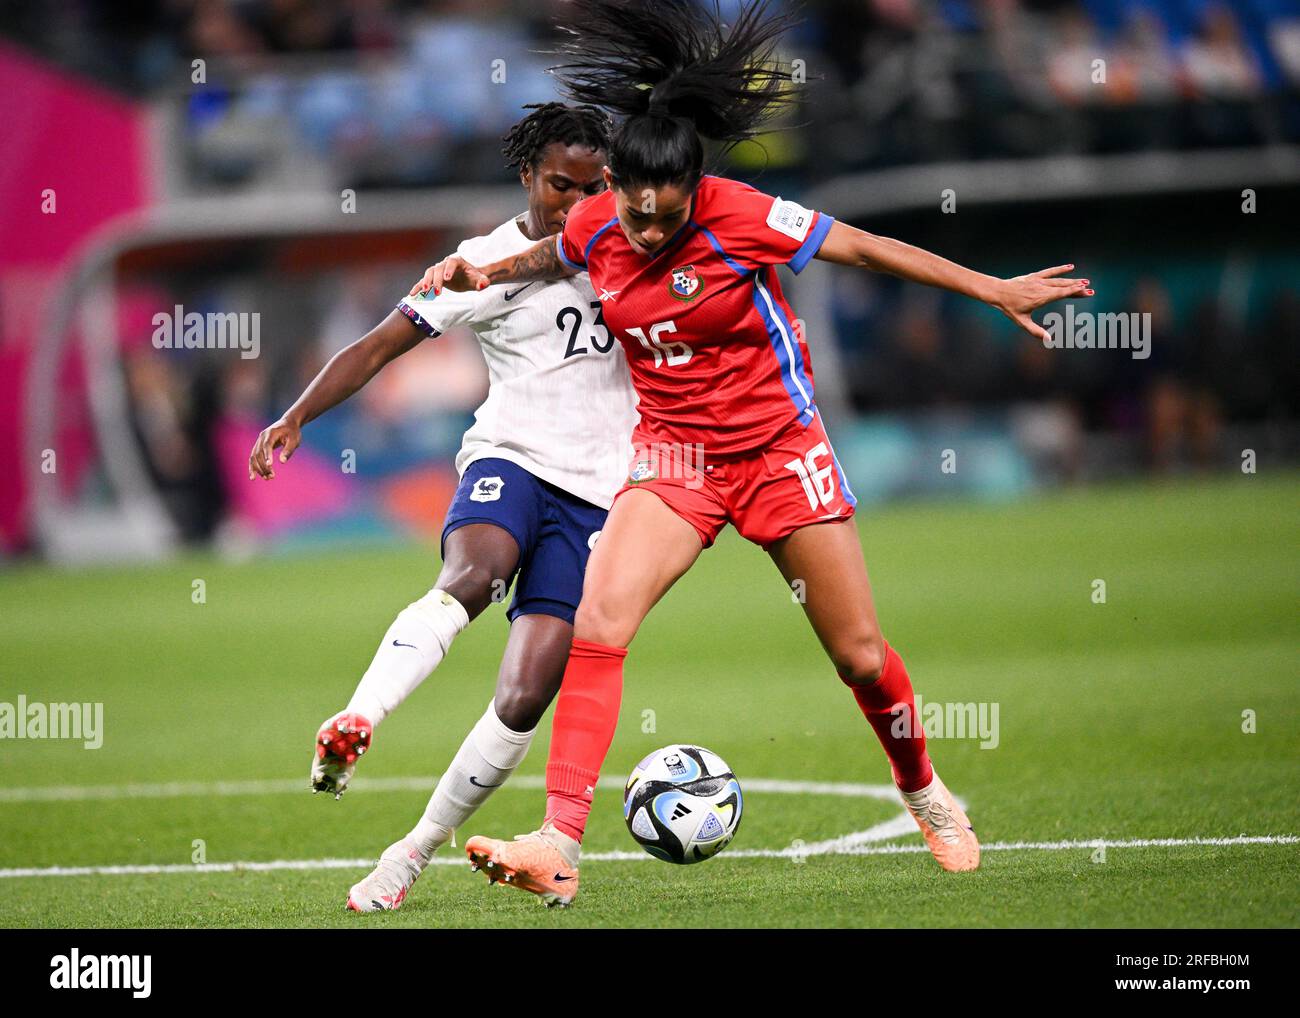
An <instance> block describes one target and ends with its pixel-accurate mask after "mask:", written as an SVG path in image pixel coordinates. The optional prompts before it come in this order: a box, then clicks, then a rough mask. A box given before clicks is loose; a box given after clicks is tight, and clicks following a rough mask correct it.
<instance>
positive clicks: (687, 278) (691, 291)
mask: <svg viewBox="0 0 1300 1018" xmlns="http://www.w3.org/2000/svg"><path fill="white" fill-rule="evenodd" d="M703 289H704V280H703V279H702V278H701V277H700V274H699V273H698V272H696V271H695V266H694V265H680V266H678V267H677V268H675V269H673V276H672V279H671V280H670V281H669V283H668V292H669V293H671V294H672V295H673V296H674V297H676V298H677V299H678V300H694V299H695V298H696V297H698V296H699V295H700V291H701V290H703Z"/></svg>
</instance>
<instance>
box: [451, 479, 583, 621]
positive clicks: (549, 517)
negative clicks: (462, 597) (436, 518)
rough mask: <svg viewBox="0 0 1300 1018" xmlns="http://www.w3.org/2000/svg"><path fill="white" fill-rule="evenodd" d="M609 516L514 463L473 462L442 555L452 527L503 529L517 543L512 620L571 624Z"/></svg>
mask: <svg viewBox="0 0 1300 1018" xmlns="http://www.w3.org/2000/svg"><path fill="white" fill-rule="evenodd" d="M608 515H609V513H608V512H607V511H606V510H604V509H601V508H600V507H599V506H594V505H592V504H591V503H590V502H585V501H583V500H582V499H580V498H578V497H577V496H576V495H570V494H569V493H568V492H567V491H564V490H562V489H560V488H557V487H556V486H555V485H553V484H548V483H547V482H545V481H543V480H539V479H538V478H536V477H534V476H533V475H532V474H530V473H529V472H528V471H527V470H525V469H524V468H523V467H521V466H519V465H518V464H516V463H512V462H510V461H509V460H503V459H481V460H475V461H474V462H473V463H471V464H470V465H469V466H468V467H466V468H465V474H464V476H463V477H462V478H461V479H460V484H459V485H458V486H457V488H456V497H455V498H453V499H452V500H451V507H450V508H449V509H448V510H447V519H446V522H444V523H443V525H442V543H443V557H444V558H446V543H447V535H448V534H450V533H451V532H452V531H453V530H456V529H458V528H460V527H463V526H466V525H467V524H470V523H491V524H493V525H494V526H498V527H500V528H501V529H502V530H505V531H506V532H507V533H509V534H510V536H512V537H513V538H514V539H515V543H516V544H517V545H519V569H518V573H517V574H516V576H517V578H516V579H515V596H514V600H512V601H511V602H510V608H509V610H508V611H507V612H506V618H508V619H509V620H510V621H511V622H513V621H514V620H515V619H516V618H517V617H518V616H520V615H554V616H555V617H556V618H559V619H564V621H566V622H569V623H572V622H573V616H574V614H575V613H576V612H577V610H578V602H579V601H581V600H582V575H583V573H584V572H586V569H587V559H588V557H590V555H591V549H592V547H593V546H594V545H595V543H596V536H597V535H598V534H599V533H600V529H601V527H603V526H604V525H605V517H606V516H608Z"/></svg>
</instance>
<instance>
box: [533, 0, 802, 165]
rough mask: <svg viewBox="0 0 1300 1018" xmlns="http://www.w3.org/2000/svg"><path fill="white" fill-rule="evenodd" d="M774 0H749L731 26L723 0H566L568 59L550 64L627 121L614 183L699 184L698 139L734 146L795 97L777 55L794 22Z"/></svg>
mask: <svg viewBox="0 0 1300 1018" xmlns="http://www.w3.org/2000/svg"><path fill="white" fill-rule="evenodd" d="M769 3H770V0H746V2H745V4H744V6H743V7H742V8H741V9H740V12H739V14H738V15H737V17H736V20H735V24H734V25H732V26H730V27H729V28H728V27H727V26H724V25H723V23H722V18H721V13H720V11H719V8H718V4H717V0H712V10H707V9H705V8H704V7H703V6H701V4H700V3H699V2H697V0H569V2H568V3H567V4H566V5H565V7H566V9H567V13H566V15H565V16H564V18H563V19H562V20H561V22H560V25H559V27H560V30H561V31H562V32H563V33H565V35H566V36H567V39H566V41H565V42H564V43H563V44H562V46H561V49H560V52H561V54H562V55H563V56H564V57H567V58H568V60H569V62H567V63H564V64H561V65H560V66H558V67H554V68H552V71H553V72H554V73H555V74H556V75H557V76H558V77H559V79H560V82H561V84H562V85H563V88H564V90H565V92H566V93H567V94H568V95H569V96H570V97H571V98H573V99H574V100H575V101H577V102H581V103H589V104H591V105H593V106H599V107H601V108H602V109H605V110H608V111H609V112H611V113H613V114H616V115H618V116H621V117H623V118H624V120H623V122H622V123H621V124H620V125H619V127H618V129H617V130H616V131H615V133H614V136H613V138H612V139H611V145H610V161H609V166H610V171H611V173H612V174H613V176H614V182H615V185H616V186H619V187H624V188H627V187H632V186H637V185H649V186H653V187H658V186H662V185H664V184H674V185H677V186H684V187H687V188H689V189H691V190H693V189H694V188H695V185H696V184H697V183H698V182H699V178H700V175H701V174H702V173H703V162H704V148H703V143H702V142H701V140H700V137H701V136H703V137H705V138H709V139H712V140H714V141H718V142H721V143H723V145H724V146H726V147H730V146H733V145H735V144H736V143H737V142H740V141H743V140H745V139H747V138H752V137H753V136H754V135H756V134H758V133H759V131H760V130H761V129H762V128H763V127H764V125H765V124H766V123H767V122H768V121H769V120H770V119H771V118H772V117H773V116H774V115H776V114H777V113H778V112H780V111H781V110H782V109H783V108H784V107H786V106H788V105H789V104H790V103H792V102H793V101H794V94H793V92H792V91H791V90H790V89H789V87H788V86H789V82H790V76H789V74H788V73H786V72H785V71H784V70H782V69H781V68H780V67H779V66H778V64H777V63H776V60H775V58H774V53H775V50H776V45H777V41H778V39H779V38H780V36H781V35H782V34H783V33H784V32H785V31H786V30H787V29H789V28H790V27H791V26H792V25H794V24H795V23H796V21H797V19H796V18H795V17H794V16H793V15H790V14H780V15H770V14H769V13H768V9H769Z"/></svg>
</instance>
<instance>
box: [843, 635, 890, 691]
mask: <svg viewBox="0 0 1300 1018" xmlns="http://www.w3.org/2000/svg"><path fill="white" fill-rule="evenodd" d="M887 653H888V648H887V647H886V646H885V639H884V637H882V636H881V635H880V633H878V632H873V633H866V634H863V635H861V636H859V637H857V638H854V639H850V640H845V641H844V643H843V644H841V645H837V646H834V647H832V648H831V660H832V661H833V662H834V663H835V669H836V671H838V672H839V673H840V678H841V679H843V680H844V684H845V685H848V686H870V685H872V684H874V683H876V682H877V681H879V679H880V676H881V675H882V674H883V673H884V670H885V656H886V654H887Z"/></svg>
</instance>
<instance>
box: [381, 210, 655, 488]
mask: <svg viewBox="0 0 1300 1018" xmlns="http://www.w3.org/2000/svg"><path fill="white" fill-rule="evenodd" d="M534 243H535V241H531V240H529V239H528V237H526V236H525V235H524V232H523V230H522V229H520V226H519V223H518V222H517V221H516V220H514V219H511V220H510V221H508V222H506V223H503V224H502V225H501V226H498V227H497V228H496V229H495V230H493V231H492V232H491V233H489V234H488V235H487V236H486V237H474V238H473V239H471V240H467V241H465V242H464V243H462V244H461V245H460V247H459V248H457V252H456V253H457V254H459V255H461V257H463V258H465V259H466V260H467V261H468V262H469V263H470V264H472V265H486V264H487V263H489V262H494V261H497V260H499V259H501V258H507V257H509V256H510V255H512V254H518V253H519V252H520V251H524V250H526V249H528V248H530V247H532V246H533V244H534ZM398 309H399V310H400V311H401V312H402V313H403V314H405V315H406V316H407V318H409V319H410V320H411V321H412V322H414V323H415V324H416V325H417V326H418V327H420V328H421V329H423V330H424V331H425V332H426V333H428V334H429V335H430V336H437V335H439V334H441V333H443V332H445V331H446V330H447V329H449V328H452V327H453V326H456V325H464V326H467V327H469V328H470V329H472V330H474V333H475V335H477V336H478V341H479V345H480V347H481V348H482V350H483V359H484V360H485V361H487V367H488V377H489V384H488V395H487V399H485V400H484V401H483V405H482V406H480V407H479V408H478V409H477V410H476V411H475V412H474V425H473V426H472V427H471V428H470V429H469V430H468V431H467V432H465V440H464V442H463V443H462V444H461V448H460V454H459V455H458V456H457V457H456V471H457V472H458V473H460V474H462V475H463V474H464V473H465V468H466V467H467V466H469V465H470V464H471V463H473V462H474V461H475V460H480V459H484V458H487V457H499V458H501V459H505V460H509V461H511V462H512V463H517V464H518V465H519V466H521V467H523V468H524V469H525V470H527V471H528V472H529V473H531V474H533V475H534V476H535V477H539V478H541V479H542V480H543V481H547V482H549V483H550V484H554V485H555V486H556V487H557V488H562V489H563V490H564V491H567V492H569V493H570V494H572V495H576V496H577V497H578V498H581V499H583V500H584V501H587V502H591V503H592V504H593V505H598V506H600V507H601V508H604V509H608V508H609V507H610V505H611V504H612V503H613V500H614V494H615V493H616V492H617V491H618V489H619V488H620V487H622V485H623V482H624V480H625V479H626V478H627V470H628V461H629V460H630V459H631V456H632V429H633V428H634V427H635V426H636V422H637V417H638V415H637V412H636V401H637V400H636V394H635V393H634V392H633V390H632V382H631V379H630V377H629V375H628V369H627V361H626V359H625V357H624V354H623V349H622V347H621V346H620V344H619V343H618V342H617V340H615V338H614V336H613V335H612V334H611V333H610V331H609V329H607V328H606V327H605V324H604V318H603V317H602V315H601V313H600V301H598V300H597V299H596V295H595V293H594V292H593V291H592V289H591V283H590V282H589V281H588V279H587V274H586V273H585V272H584V273H581V274H580V275H577V276H570V277H568V278H567V279H558V280H554V281H552V282H536V283H498V284H496V285H494V286H489V287H487V288H485V289H483V290H479V291H477V292H468V293H456V292H454V291H452V290H443V291H442V293H441V294H439V295H438V296H437V297H435V296H434V295H433V291H430V292H429V294H428V296H426V297H406V298H403V300H402V302H401V303H400V304H399V305H398Z"/></svg>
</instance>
